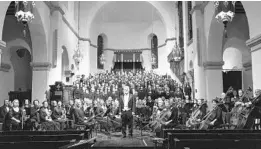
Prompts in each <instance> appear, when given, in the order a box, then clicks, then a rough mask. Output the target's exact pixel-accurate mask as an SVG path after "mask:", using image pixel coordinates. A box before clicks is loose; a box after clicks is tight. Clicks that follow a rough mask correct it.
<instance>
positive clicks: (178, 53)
mask: <svg viewBox="0 0 261 149" xmlns="http://www.w3.org/2000/svg"><path fill="white" fill-rule="evenodd" d="M172 51H173V59H174V61H175V62H180V61H181V59H182V52H181V50H180V47H179V46H178V44H177V41H176V42H175V45H174V47H173V48H172Z"/></svg>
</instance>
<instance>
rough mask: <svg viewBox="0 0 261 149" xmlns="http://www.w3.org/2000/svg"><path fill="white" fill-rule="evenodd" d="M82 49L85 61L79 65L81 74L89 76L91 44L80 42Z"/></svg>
mask: <svg viewBox="0 0 261 149" xmlns="http://www.w3.org/2000/svg"><path fill="white" fill-rule="evenodd" d="M80 49H81V52H82V54H83V60H82V61H81V62H80V64H79V74H80V75H82V74H84V75H85V76H89V73H90V42H89V41H80Z"/></svg>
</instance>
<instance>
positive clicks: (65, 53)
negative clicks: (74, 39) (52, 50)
mask: <svg viewBox="0 0 261 149" xmlns="http://www.w3.org/2000/svg"><path fill="white" fill-rule="evenodd" d="M62 50H63V52H62V59H61V61H62V67H61V68H62V80H64V79H65V77H66V76H65V71H67V70H69V67H70V66H69V65H70V62H69V56H68V51H67V48H66V47H65V46H62Z"/></svg>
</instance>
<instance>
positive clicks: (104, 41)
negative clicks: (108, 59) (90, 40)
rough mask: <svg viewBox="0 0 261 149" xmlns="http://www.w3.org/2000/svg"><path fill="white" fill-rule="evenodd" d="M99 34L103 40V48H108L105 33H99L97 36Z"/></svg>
mask: <svg viewBox="0 0 261 149" xmlns="http://www.w3.org/2000/svg"><path fill="white" fill-rule="evenodd" d="M99 36H101V37H102V40H103V49H106V48H108V37H107V35H106V34H105V33H101V34H99V35H98V37H99ZM98 37H97V41H98ZM97 45H98V44H97Z"/></svg>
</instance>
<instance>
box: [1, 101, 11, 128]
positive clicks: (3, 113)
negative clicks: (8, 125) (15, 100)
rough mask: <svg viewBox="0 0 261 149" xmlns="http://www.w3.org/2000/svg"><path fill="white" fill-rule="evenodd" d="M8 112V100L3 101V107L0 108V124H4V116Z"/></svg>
mask: <svg viewBox="0 0 261 149" xmlns="http://www.w3.org/2000/svg"><path fill="white" fill-rule="evenodd" d="M8 112H9V100H7V99H6V100H5V101H4V105H3V106H2V107H0V123H1V122H4V118H5V116H6V114H7V113H8Z"/></svg>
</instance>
